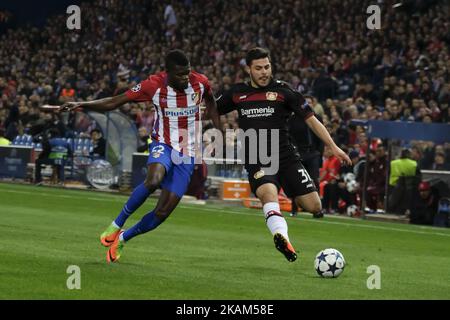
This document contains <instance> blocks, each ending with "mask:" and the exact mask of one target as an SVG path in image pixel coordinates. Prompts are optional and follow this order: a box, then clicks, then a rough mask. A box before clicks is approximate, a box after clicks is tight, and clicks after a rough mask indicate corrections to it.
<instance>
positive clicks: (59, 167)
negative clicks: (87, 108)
mask: <svg viewBox="0 0 450 320" xmlns="http://www.w3.org/2000/svg"><path fill="white" fill-rule="evenodd" d="M70 157H72V147H71V146H70V144H69V143H68V142H67V140H65V139H62V138H61V134H60V132H59V131H58V129H57V128H53V129H50V131H49V133H48V136H46V137H44V139H43V141H42V152H41V153H40V154H39V157H38V158H37V159H36V161H35V176H34V182H35V183H36V184H38V185H40V184H41V183H42V175H41V171H42V165H51V166H53V167H54V168H55V169H56V173H57V177H58V180H59V182H60V183H63V182H64V166H65V164H66V161H67V159H68V158H70Z"/></svg>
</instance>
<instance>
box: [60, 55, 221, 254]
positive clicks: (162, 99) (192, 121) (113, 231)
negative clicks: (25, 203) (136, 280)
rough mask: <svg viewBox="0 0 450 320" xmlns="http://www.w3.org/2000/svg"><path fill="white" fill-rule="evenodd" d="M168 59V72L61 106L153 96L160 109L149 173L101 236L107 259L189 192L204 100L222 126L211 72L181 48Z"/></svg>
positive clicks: (109, 106) (108, 104)
mask: <svg viewBox="0 0 450 320" xmlns="http://www.w3.org/2000/svg"><path fill="white" fill-rule="evenodd" d="M165 63H166V68H165V69H166V71H164V72H160V73H157V74H154V75H151V76H150V77H149V78H148V79H146V80H144V81H142V82H141V83H139V84H138V85H136V86H135V87H133V88H132V89H130V90H128V91H127V92H125V93H124V94H121V95H118V96H114V97H109V98H104V99H99V100H94V101H89V102H68V103H66V104H64V105H62V106H61V110H71V109H76V108H79V107H82V108H85V109H88V110H94V111H110V110H113V109H116V108H117V107H119V106H121V105H122V104H125V103H127V102H130V101H136V102H143V101H151V102H152V103H153V105H154V106H155V108H156V118H155V123H154V125H153V133H152V143H151V144H150V146H149V158H148V161H147V165H148V171H147V177H146V179H145V181H144V182H143V183H142V184H140V185H139V186H138V187H136V189H135V190H134V191H133V193H132V194H131V196H130V198H129V199H128V201H127V203H126V204H125V206H124V207H123V209H122V211H121V212H120V214H119V215H118V217H117V218H116V219H115V220H114V221H113V222H112V224H111V225H110V226H108V228H107V229H106V230H105V231H104V232H103V233H102V235H101V236H100V241H101V243H102V244H103V245H104V246H106V247H109V250H108V253H107V257H106V258H107V261H108V262H115V261H117V260H118V259H119V258H120V255H121V252H122V250H123V247H124V244H125V242H126V241H128V240H130V239H131V238H133V237H135V236H137V235H139V234H142V233H146V232H148V231H150V230H153V229H155V228H156V227H157V226H159V225H160V224H161V223H162V222H163V221H164V220H165V219H166V218H167V217H168V216H169V215H170V214H171V212H172V211H173V210H174V209H175V207H176V206H177V205H178V202H179V201H180V199H181V198H182V196H183V194H184V193H185V192H186V190H187V187H188V185H189V181H190V178H191V174H192V172H193V169H194V157H195V153H196V151H197V149H199V147H200V146H201V134H202V132H201V127H200V120H201V119H200V104H201V103H202V102H205V105H206V109H207V111H208V114H209V115H210V117H211V119H212V121H213V123H214V126H215V127H216V128H218V127H219V115H218V111H217V106H216V102H215V100H214V96H213V93H212V90H211V87H210V85H209V82H208V79H207V77H206V76H204V75H202V74H200V73H197V72H195V71H192V70H191V66H190V63H189V60H188V58H187V57H186V55H185V54H184V52H182V51H180V50H172V51H170V52H169V53H168V54H167V56H166V61H165ZM158 188H161V189H162V192H161V196H160V198H159V201H158V203H157V205H156V207H155V208H154V209H153V210H152V211H150V212H149V213H148V214H146V215H145V216H144V217H143V218H142V220H141V221H140V222H138V223H137V224H136V225H134V226H132V227H131V228H129V229H128V230H126V231H125V230H122V227H123V225H124V224H125V221H126V220H127V218H128V217H129V216H130V215H131V214H132V213H133V212H134V211H136V210H137V209H138V208H139V207H140V206H141V205H142V204H143V203H144V202H145V200H146V199H147V197H148V196H149V195H150V194H151V193H153V192H154V191H155V190H156V189H158Z"/></svg>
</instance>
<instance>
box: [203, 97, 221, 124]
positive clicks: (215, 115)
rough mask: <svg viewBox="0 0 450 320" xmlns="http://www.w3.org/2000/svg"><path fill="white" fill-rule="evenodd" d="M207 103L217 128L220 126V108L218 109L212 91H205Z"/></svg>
mask: <svg viewBox="0 0 450 320" xmlns="http://www.w3.org/2000/svg"><path fill="white" fill-rule="evenodd" d="M205 105H206V109H207V110H208V115H209V117H210V118H211V120H212V122H213V125H214V127H215V128H217V129H219V128H220V119H219V110H218V109H217V103H216V99H214V96H213V95H212V94H211V92H208V91H206V92H205Z"/></svg>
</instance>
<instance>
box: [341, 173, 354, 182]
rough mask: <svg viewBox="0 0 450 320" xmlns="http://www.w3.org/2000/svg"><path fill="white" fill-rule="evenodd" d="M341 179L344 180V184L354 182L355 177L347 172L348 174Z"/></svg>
mask: <svg viewBox="0 0 450 320" xmlns="http://www.w3.org/2000/svg"><path fill="white" fill-rule="evenodd" d="M343 178H344V182H345V183H349V182H350V181H352V180H355V179H356V176H355V174H354V173H351V172H349V173H346V174H344V177H343Z"/></svg>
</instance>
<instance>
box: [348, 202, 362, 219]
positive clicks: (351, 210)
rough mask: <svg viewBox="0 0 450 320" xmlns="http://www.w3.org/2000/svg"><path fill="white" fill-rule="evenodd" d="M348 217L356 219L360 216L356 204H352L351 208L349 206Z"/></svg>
mask: <svg viewBox="0 0 450 320" xmlns="http://www.w3.org/2000/svg"><path fill="white" fill-rule="evenodd" d="M347 215H348V216H349V217H356V216H358V215H359V209H358V206H357V205H356V204H352V205H351V206H348V208H347Z"/></svg>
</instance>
